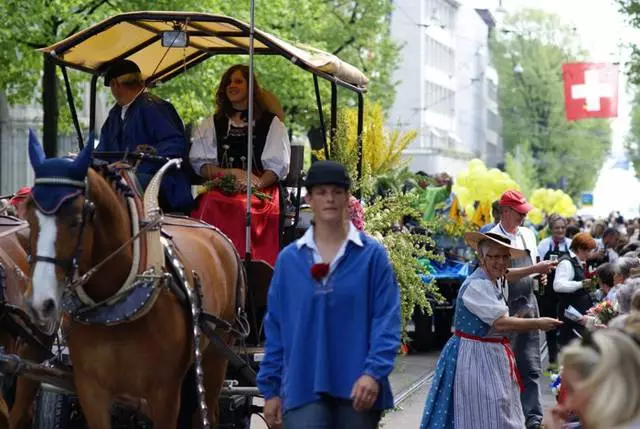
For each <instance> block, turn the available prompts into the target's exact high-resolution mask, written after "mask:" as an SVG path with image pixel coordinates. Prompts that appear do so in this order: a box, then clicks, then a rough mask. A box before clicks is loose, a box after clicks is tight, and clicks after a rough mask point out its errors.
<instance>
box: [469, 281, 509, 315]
mask: <svg viewBox="0 0 640 429" xmlns="http://www.w3.org/2000/svg"><path fill="white" fill-rule="evenodd" d="M462 302H464V305H465V306H466V307H467V309H469V311H470V312H472V313H473V314H475V315H476V316H478V317H479V318H480V320H482V321H483V322H484V323H486V324H488V325H493V322H495V321H496V320H497V319H498V318H500V317H502V316H508V315H509V308H508V307H507V304H506V303H505V302H504V301H503V300H500V299H498V297H497V295H496V290H495V287H494V286H493V283H491V282H490V281H489V280H474V281H472V282H471V283H470V284H469V286H467V289H466V290H465V291H464V295H462Z"/></svg>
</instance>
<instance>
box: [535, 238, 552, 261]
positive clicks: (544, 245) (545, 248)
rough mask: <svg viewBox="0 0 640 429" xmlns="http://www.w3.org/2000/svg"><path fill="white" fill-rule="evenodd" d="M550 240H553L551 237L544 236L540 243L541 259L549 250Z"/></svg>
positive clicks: (539, 253) (539, 254) (539, 252)
mask: <svg viewBox="0 0 640 429" xmlns="http://www.w3.org/2000/svg"><path fill="white" fill-rule="evenodd" d="M550 241H551V240H550V239H549V238H544V239H542V241H540V243H538V256H540V260H543V259H544V255H546V254H547V252H548V251H549V245H550V244H551V243H550Z"/></svg>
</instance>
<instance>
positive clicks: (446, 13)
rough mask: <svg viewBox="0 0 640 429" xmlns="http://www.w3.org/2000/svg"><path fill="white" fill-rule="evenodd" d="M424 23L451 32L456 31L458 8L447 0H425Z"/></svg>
mask: <svg viewBox="0 0 640 429" xmlns="http://www.w3.org/2000/svg"><path fill="white" fill-rule="evenodd" d="M425 6H426V7H425V13H426V14H427V16H425V17H423V22H428V23H429V24H432V25H438V26H440V27H443V28H444V29H445V30H447V31H449V32H453V31H454V30H455V20H456V8H455V7H454V6H453V5H452V4H451V3H449V2H448V1H447V0H425Z"/></svg>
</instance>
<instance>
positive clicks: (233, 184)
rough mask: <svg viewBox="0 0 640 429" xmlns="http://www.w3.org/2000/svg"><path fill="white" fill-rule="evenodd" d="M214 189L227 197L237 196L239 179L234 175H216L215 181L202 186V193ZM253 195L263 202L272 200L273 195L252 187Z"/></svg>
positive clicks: (209, 181)
mask: <svg viewBox="0 0 640 429" xmlns="http://www.w3.org/2000/svg"><path fill="white" fill-rule="evenodd" d="M213 189H217V190H219V191H220V192H222V193H223V194H225V195H235V194H237V193H239V192H240V186H239V184H238V179H237V178H236V176H234V175H233V174H224V173H218V174H216V176H215V177H214V178H213V179H211V180H208V181H207V182H205V184H204V185H202V188H201V192H208V191H211V190H213ZM252 193H253V195H255V196H256V197H257V198H258V199H260V200H262V201H264V200H271V195H269V194H265V193H264V192H260V191H258V190H257V189H256V188H255V187H252Z"/></svg>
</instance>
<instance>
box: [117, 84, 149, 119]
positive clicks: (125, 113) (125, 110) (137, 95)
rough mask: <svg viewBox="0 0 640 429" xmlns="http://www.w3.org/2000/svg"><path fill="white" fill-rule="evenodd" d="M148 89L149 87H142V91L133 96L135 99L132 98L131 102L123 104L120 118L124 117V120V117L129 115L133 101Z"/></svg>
mask: <svg viewBox="0 0 640 429" xmlns="http://www.w3.org/2000/svg"><path fill="white" fill-rule="evenodd" d="M146 90H147V88H142V89H141V90H140V92H139V93H137V94H136V96H135V97H133V100H131V101H130V102H128V103H127V104H125V105H124V106H122V110H120V119H122V120H123V121H124V117H125V116H126V115H127V110H129V106H131V105H132V104H133V102H134V101H136V100H137V98H138V97H140V94H142V93H143V92H145V91H146Z"/></svg>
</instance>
